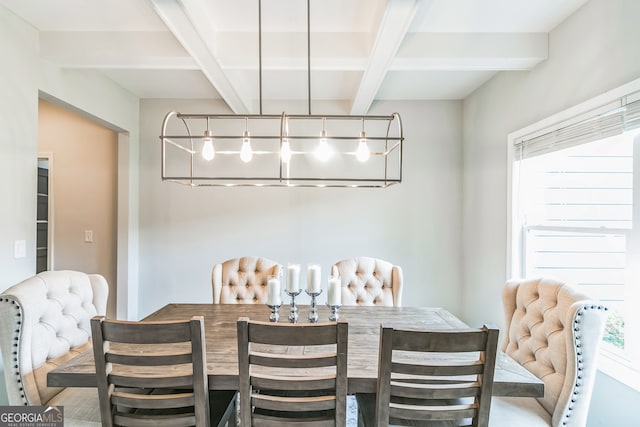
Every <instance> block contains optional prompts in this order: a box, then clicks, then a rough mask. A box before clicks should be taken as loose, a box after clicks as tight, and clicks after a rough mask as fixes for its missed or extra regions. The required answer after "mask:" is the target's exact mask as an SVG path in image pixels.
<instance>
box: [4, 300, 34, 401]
mask: <svg viewBox="0 0 640 427" xmlns="http://www.w3.org/2000/svg"><path fill="white" fill-rule="evenodd" d="M0 302H1V303H7V304H9V303H11V304H12V305H13V306H15V309H16V310H17V311H18V313H17V317H19V318H22V311H21V310H20V305H18V304H16V302H15V301H14V300H12V299H10V298H0ZM21 325H22V321H20V320H17V321H16V323H15V325H14V326H15V328H16V329H15V332H14V333H15V336H14V337H13V341H14V343H13V348H14V350H13V351H12V352H11V354H12V356H13V364H12V365H11V366H10V369H13V370H14V373H15V374H16V377H17V379H16V380H17V382H18V384H23V382H22V376H21V375H20V365H19V364H18V342H19V341H20V332H21V330H20V326H21ZM6 368H7V367H6V366H5V369H6ZM19 389H20V397H22V402H23V403H24V405H25V406H28V405H29V402H27V398H26V396H25V394H24V389H23V387H22V386H20V387H19Z"/></svg>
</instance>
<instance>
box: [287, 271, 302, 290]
mask: <svg viewBox="0 0 640 427" xmlns="http://www.w3.org/2000/svg"><path fill="white" fill-rule="evenodd" d="M299 290H300V264H291V265H289V266H288V267H287V291H289V292H291V293H294V292H298V291H299Z"/></svg>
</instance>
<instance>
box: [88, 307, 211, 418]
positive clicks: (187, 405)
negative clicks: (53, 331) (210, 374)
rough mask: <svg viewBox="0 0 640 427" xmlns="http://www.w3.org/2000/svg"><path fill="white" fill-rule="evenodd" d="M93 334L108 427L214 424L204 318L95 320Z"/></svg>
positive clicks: (93, 320) (99, 386)
mask: <svg viewBox="0 0 640 427" xmlns="http://www.w3.org/2000/svg"><path fill="white" fill-rule="evenodd" d="M91 331H92V335H93V349H94V358H95V363H96V377H97V383H98V394H99V398H100V412H101V416H102V425H103V426H106V427H110V426H113V425H124V426H153V427H158V426H163V425H166V426H172V427H175V426H182V425H197V426H204V427H208V426H209V425H210V419H209V416H210V412H209V393H208V384H207V373H206V360H205V354H206V350H205V347H204V319H203V317H202V316H198V317H193V318H192V319H191V320H182V321H172V322H129V321H118V320H107V319H105V318H104V317H94V318H93V319H92V320H91ZM176 347H177V350H176ZM185 348H187V349H189V350H190V351H188V352H187V351H185ZM145 362H147V363H145Z"/></svg>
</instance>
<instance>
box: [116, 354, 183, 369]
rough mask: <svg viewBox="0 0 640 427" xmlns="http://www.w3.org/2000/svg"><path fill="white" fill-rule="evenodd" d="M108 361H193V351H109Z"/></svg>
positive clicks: (146, 363)
mask: <svg viewBox="0 0 640 427" xmlns="http://www.w3.org/2000/svg"><path fill="white" fill-rule="evenodd" d="M105 356H106V360H107V362H110V363H115V364H118V365H131V366H164V365H181V364H185V363H191V358H192V356H191V352H188V353H176V354H158V355H155V354H148V355H147V354H115V353H107V354H106V355H105Z"/></svg>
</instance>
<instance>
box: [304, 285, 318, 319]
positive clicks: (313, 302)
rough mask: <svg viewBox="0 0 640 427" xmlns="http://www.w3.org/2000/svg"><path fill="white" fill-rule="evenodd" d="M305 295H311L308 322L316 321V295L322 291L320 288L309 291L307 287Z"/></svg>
mask: <svg viewBox="0 0 640 427" xmlns="http://www.w3.org/2000/svg"><path fill="white" fill-rule="evenodd" d="M306 292H307V295H309V296H310V297H311V309H310V310H309V322H311V323H318V305H317V304H316V297H317V296H318V295H320V294H321V293H322V289H319V290H317V291H316V292H309V290H308V289H307V291H306Z"/></svg>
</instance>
